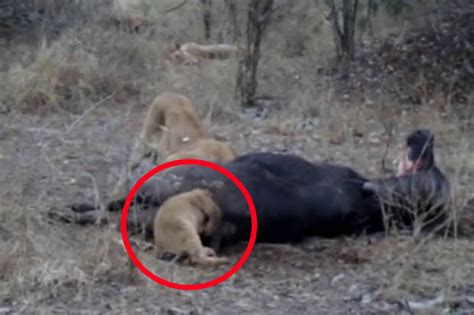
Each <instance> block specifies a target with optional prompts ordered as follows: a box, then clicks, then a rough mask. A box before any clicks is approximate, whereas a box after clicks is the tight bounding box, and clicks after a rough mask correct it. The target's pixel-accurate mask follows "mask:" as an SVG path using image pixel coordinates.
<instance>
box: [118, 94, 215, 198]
mask: <svg viewBox="0 0 474 315" xmlns="http://www.w3.org/2000/svg"><path fill="white" fill-rule="evenodd" d="M207 137H208V133H207V131H206V130H205V128H204V127H203V125H202V123H201V120H200V119H199V116H198V114H197V112H196V109H195V108H194V105H193V104H192V103H191V101H190V100H189V99H188V98H187V97H185V96H183V95H180V94H175V93H169V92H164V93H162V94H160V95H158V96H157V97H156V98H155V100H154V101H153V102H152V103H151V105H150V108H149V109H148V112H147V114H146V117H145V121H144V123H143V127H142V129H141V131H140V135H139V137H138V139H137V140H136V142H135V145H134V148H133V151H132V155H131V157H130V159H129V161H128V163H127V166H126V169H124V171H123V172H122V173H121V175H120V178H119V180H118V182H117V185H116V187H115V190H114V192H113V193H112V195H113V196H114V197H117V196H119V195H121V194H123V191H122V190H123V189H124V187H125V186H126V183H127V181H128V180H129V178H130V175H131V173H132V172H133V171H134V170H135V169H136V168H137V167H138V166H139V165H140V163H141V161H142V160H143V159H144V158H147V157H151V158H152V160H153V162H154V164H157V163H158V160H159V159H160V158H161V159H164V158H165V157H166V156H168V155H171V154H174V153H177V152H180V151H185V150H189V149H190V148H192V146H193V145H194V144H195V142H196V141H197V140H199V139H205V138H207Z"/></svg>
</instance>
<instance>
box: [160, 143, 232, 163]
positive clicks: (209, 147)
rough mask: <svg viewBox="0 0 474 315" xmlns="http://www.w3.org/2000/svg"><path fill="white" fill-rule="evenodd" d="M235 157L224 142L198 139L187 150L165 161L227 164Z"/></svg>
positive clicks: (170, 156)
mask: <svg viewBox="0 0 474 315" xmlns="http://www.w3.org/2000/svg"><path fill="white" fill-rule="evenodd" d="M235 157H236V154H235V151H234V150H233V149H232V147H231V146H230V145H229V144H228V143H225V142H221V141H217V140H214V139H199V140H197V141H196V143H195V144H194V145H192V146H191V147H190V148H189V150H185V151H180V152H176V153H174V154H171V155H169V156H168V157H167V158H166V161H173V160H179V159H200V160H206V161H211V162H222V163H227V162H230V161H232V160H233V159H234V158H235Z"/></svg>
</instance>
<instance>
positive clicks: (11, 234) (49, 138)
mask: <svg viewBox="0 0 474 315" xmlns="http://www.w3.org/2000/svg"><path fill="white" fill-rule="evenodd" d="M107 105H108V104H106V103H104V107H103V108H100V107H99V108H96V109H95V110H92V111H90V112H89V114H87V115H82V116H80V117H77V116H73V117H70V118H69V119H65V117H64V116H61V115H51V116H48V117H47V118H46V117H42V118H39V117H37V116H33V115H25V114H18V113H17V114H15V115H10V114H6V115H5V114H3V115H1V116H0V118H1V126H2V129H1V137H0V138H1V140H0V141H1V146H0V158H1V165H2V167H1V168H0V172H1V176H0V178H1V182H0V191H1V192H2V224H1V226H0V227H1V229H0V235H1V236H2V243H3V244H4V245H3V246H2V256H1V260H0V262H1V266H2V267H3V269H2V270H4V271H3V272H2V273H3V276H2V277H4V278H5V280H9V281H7V282H6V283H7V284H5V285H2V286H1V288H2V292H1V293H2V295H1V296H2V299H3V300H2V301H1V304H0V310H1V312H2V313H31V312H39V313H48V314H49V313H66V312H67V313H71V314H78V313H93V314H95V313H97V314H99V313H113V314H123V313H128V314H132V313H133V314H142V313H155V314H223V313H230V314H234V313H235V314H241V313H244V314H245V313H249V314H250V313H252V314H264V313H268V312H272V313H275V314H286V313H294V314H295V313H300V314H393V313H407V314H408V313H409V310H410V309H412V307H410V306H407V305H408V304H407V303H409V302H423V301H427V300H428V301H429V300H433V299H436V298H439V297H440V296H443V303H440V305H437V307H438V308H435V310H436V311H435V313H437V312H441V311H443V312H445V313H448V314H470V313H471V312H473V311H474V304H473V296H474V264H473V261H474V260H473V258H474V245H473V244H474V243H473V242H472V240H468V239H452V238H440V237H429V236H422V237H421V239H420V238H414V237H412V236H403V235H396V236H394V235H392V236H384V235H376V236H370V237H360V238H355V239H354V238H341V239H335V240H327V239H320V238H312V239H308V240H307V241H305V242H304V243H303V244H301V245H299V246H290V245H280V246H278V245H277V246H271V245H257V246H256V247H255V249H254V251H253V253H252V255H251V257H250V259H249V260H248V262H247V263H246V264H245V265H244V267H243V268H242V270H241V271H240V272H239V273H237V274H236V275H235V276H233V277H232V278H231V279H229V280H228V281H226V282H224V283H222V284H220V285H218V286H216V287H213V288H210V289H207V290H203V291H198V292H182V291H176V290H172V289H168V288H164V287H161V286H159V285H158V284H156V283H154V282H152V281H151V280H149V279H147V278H145V276H143V275H142V274H141V273H140V272H139V271H137V270H136V269H134V267H131V266H130V263H129V259H128V258H127V256H126V253H125V251H124V250H123V247H122V246H121V244H120V239H119V233H118V232H117V231H115V230H114V229H113V228H110V229H106V228H99V227H81V226H75V225H70V224H64V223H61V222H57V221H55V220H51V219H48V217H47V216H46V213H47V211H48V210H50V209H51V208H55V209H63V210H64V211H68V210H67V209H66V206H67V205H68V204H71V203H74V202H78V201H88V202H91V201H92V202H93V201H94V198H95V195H96V190H97V191H98V193H99V198H100V199H102V198H104V196H105V195H106V194H107V193H108V188H107V187H108V186H109V185H111V184H113V182H114V180H116V178H117V173H118V170H119V165H120V163H123V161H124V160H125V158H126V156H127V151H129V149H130V146H131V145H132V141H131V136H130V135H131V134H135V133H136V132H137V128H138V127H139V125H140V121H141V119H142V115H143V114H144V111H141V110H139V111H137V112H135V113H133V114H131V115H129V114H127V113H126V112H124V110H123V109H120V108H115V109H111V107H110V106H107ZM78 118H80V120H78ZM242 120H243V121H245V124H244V123H239V122H236V123H234V124H231V125H228V126H226V127H222V126H219V125H215V126H214V128H213V130H214V133H215V134H217V135H218V136H220V137H222V138H226V139H228V140H231V141H232V142H233V143H235V146H236V147H237V148H238V149H239V150H240V152H249V151H260V150H270V151H277V152H293V153H297V154H301V155H303V156H305V157H307V158H310V159H316V160H317V159H321V160H322V159H328V158H327V157H328V156H330V157H332V158H331V159H329V160H337V161H339V162H341V163H346V164H349V163H350V165H353V166H355V165H358V164H357V161H361V160H362V161H364V160H365V161H366V163H367V164H363V163H361V164H359V165H361V166H360V167H358V168H359V169H361V170H362V171H365V172H366V173H369V174H370V173H371V172H372V173H374V172H376V170H373V169H372V171H371V169H370V167H366V166H365V165H371V164H372V165H377V163H378V161H377V158H378V157H380V151H381V150H380V144H377V141H375V140H371V141H372V142H374V144H370V142H371V141H369V140H368V139H367V138H368V137H365V136H364V137H362V138H359V139H358V140H357V141H358V142H360V144H359V145H357V146H355V145H354V146H353V147H352V149H351V147H350V146H347V145H332V146H330V151H326V152H321V150H320V149H318V148H320V147H321V146H324V144H322V138H321V137H318V135H319V134H320V133H321V131H320V130H319V127H318V123H317V119H312V122H313V124H306V127H304V128H303V127H298V126H300V125H301V121H296V120H295V121H294V124H293V125H292V124H291V123H289V124H287V125H286V126H287V127H286V128H287V129H288V132H286V133H288V134H290V135H284V134H282V132H281V130H280V131H279V132H275V130H274V129H272V128H271V127H272V121H273V120H271V119H270V120H265V119H258V118H254V117H253V116H252V115H250V114H248V115H243V117H242ZM290 122H291V120H290ZM295 130H297V131H298V132H296V134H295V135H293V134H292V133H291V132H289V131H294V132H295ZM380 132H381V131H380V130H376V129H374V131H373V137H374V139H375V138H377V135H380V137H382V135H381V134H380ZM441 138H443V137H441ZM397 141H398V142H400V139H397ZM469 141H472V140H469ZM440 142H441V143H442V144H441V145H440V147H441V148H444V147H445V145H443V142H442V141H440ZM471 145H472V143H471ZM441 148H440V151H441V150H442V149H441ZM344 149H347V151H346V152H345V151H344ZM392 155H393V156H395V153H393V154H392ZM445 155H446V153H445ZM369 156H372V158H371V159H369ZM367 160H368V161H367ZM371 162H372V163H371ZM465 170H466V172H467V173H471V174H472V172H473V169H472V168H466V169H465ZM94 187H96V188H94ZM5 245H6V246H5ZM244 246H245V244H242V245H241V246H236V247H235V248H230V249H227V250H226V251H225V252H224V253H223V254H224V255H229V256H230V257H231V259H233V260H236V259H237V258H238V257H240V255H241V253H242V251H243V248H244ZM5 255H6V256H5ZM139 257H140V258H141V259H142V260H143V262H144V264H145V265H146V266H148V267H149V268H151V270H154V271H157V272H158V273H159V274H160V275H161V274H164V275H165V276H166V277H168V279H169V280H171V281H176V282H181V283H193V282H194V283H196V282H199V281H203V280H206V279H210V278H211V277H213V276H217V275H220V274H222V273H223V272H225V271H226V270H227V269H228V268H229V266H223V267H221V268H218V269H217V270H212V269H211V270H206V269H199V268H193V267H189V266H183V265H179V264H177V265H176V264H171V265H170V264H167V263H164V262H162V261H158V260H156V259H154V258H153V257H151V256H149V255H147V254H145V253H141V254H139Z"/></svg>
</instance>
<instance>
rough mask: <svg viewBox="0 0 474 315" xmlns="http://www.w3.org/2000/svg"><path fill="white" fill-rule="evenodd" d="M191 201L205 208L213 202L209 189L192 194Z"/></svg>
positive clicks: (194, 204)
mask: <svg viewBox="0 0 474 315" xmlns="http://www.w3.org/2000/svg"><path fill="white" fill-rule="evenodd" d="M189 203H190V204H191V205H192V206H194V207H196V208H198V209H205V208H207V207H209V205H210V204H211V203H212V199H211V196H210V194H209V192H208V191H206V190H201V191H199V192H198V193H196V194H195V195H194V196H192V198H191V200H189Z"/></svg>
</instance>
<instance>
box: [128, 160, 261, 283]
mask: <svg viewBox="0 0 474 315" xmlns="http://www.w3.org/2000/svg"><path fill="white" fill-rule="evenodd" d="M180 165H197V166H202V167H207V168H210V169H212V170H214V171H216V172H219V173H221V174H223V175H224V176H226V177H227V178H228V179H230V180H231V181H232V182H233V183H234V185H235V186H237V188H239V190H240V191H241V193H242V195H243V196H244V198H245V201H246V202H247V205H248V207H249V211H250V219H251V223H252V225H251V231H250V239H249V242H248V244H247V247H246V248H245V251H244V253H243V255H242V256H241V257H240V259H239V260H238V261H237V263H236V264H235V265H233V266H232V268H230V270H229V271H227V272H226V273H224V274H223V275H221V276H219V277H217V278H215V279H212V280H209V281H207V282H202V283H196V284H182V283H175V282H171V281H168V280H166V279H163V278H160V277H158V276H157V275H155V274H154V273H153V272H151V271H150V270H149V269H148V268H146V267H145V266H144V265H143V264H142V263H141V262H140V260H139V259H138V257H137V256H135V253H134V252H133V250H132V246H131V245H130V240H129V239H128V231H127V217H128V210H129V208H130V205H131V203H132V201H133V197H134V196H135V195H136V193H137V192H138V190H139V189H140V187H141V186H142V185H143V184H144V183H145V182H146V181H147V180H148V179H150V178H151V177H153V176H154V175H156V174H158V173H159V172H161V171H164V170H166V169H168V168H171V167H174V166H180ZM120 231H121V233H122V240H123V244H124V246H125V249H126V251H127V254H128V256H129V257H130V259H131V260H132V262H133V263H134V264H135V266H136V267H137V268H138V269H139V270H140V271H141V272H142V273H143V274H145V275H146V276H147V277H148V278H150V279H151V280H153V281H155V282H157V283H158V284H161V285H163V286H166V287H169V288H172V289H177V290H185V291H190V290H201V289H207V288H210V287H213V286H215V285H217V284H219V283H221V282H224V281H225V280H227V279H229V278H230V277H232V276H233V275H234V274H235V273H237V271H239V270H240V268H242V266H243V265H244V264H245V262H246V261H247V259H248V258H249V257H250V254H251V253H252V250H253V247H254V245H255V240H256V238H257V212H256V211H255V205H254V203H253V200H252V197H251V196H250V194H249V192H248V191H247V188H245V186H244V185H243V184H242V182H241V181H240V180H239V179H238V178H237V177H236V176H235V175H234V174H232V173H231V172H229V171H228V170H226V169H225V168H223V167H222V166H220V165H217V164H215V163H211V162H208V161H204V160H197V159H182V160H175V161H170V162H166V163H163V164H161V165H158V166H156V167H155V168H153V169H151V170H149V171H148V172H147V173H146V174H145V175H143V176H142V177H141V178H140V179H139V180H138V181H137V182H136V183H135V185H134V186H133V187H132V189H131V190H130V192H129V193H128V195H127V199H126V200H125V204H124V206H123V209H122V217H121V222H120Z"/></svg>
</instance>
